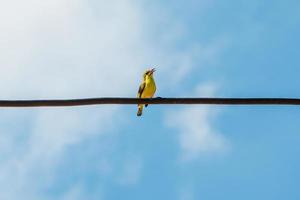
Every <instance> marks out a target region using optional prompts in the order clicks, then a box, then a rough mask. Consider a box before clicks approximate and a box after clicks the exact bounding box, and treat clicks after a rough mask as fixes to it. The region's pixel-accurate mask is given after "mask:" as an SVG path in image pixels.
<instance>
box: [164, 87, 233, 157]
mask: <svg viewBox="0 0 300 200" xmlns="http://www.w3.org/2000/svg"><path fill="white" fill-rule="evenodd" d="M215 89H216V86H214V85H213V84H206V85H199V86H198V88H197V90H196V93H195V94H196V95H197V96H198V97H199V96H204V97H207V96H209V97H212V96H214V94H215ZM216 115H217V112H216V110H215V109H213V108H212V107H210V106H189V107H188V108H184V109H179V110H176V111H170V112H169V113H167V116H166V121H167V124H168V126H169V127H171V128H174V130H176V132H178V142H179V144H180V148H181V150H182V151H181V159H182V160H183V161H190V160H194V159H197V158H199V157H201V155H205V154H211V153H222V152H224V151H226V150H227V149H228V148H229V142H228V141H227V139H226V138H225V137H224V136H223V135H222V134H220V133H219V132H218V130H216V128H214V126H213V119H214V118H215V117H216Z"/></svg>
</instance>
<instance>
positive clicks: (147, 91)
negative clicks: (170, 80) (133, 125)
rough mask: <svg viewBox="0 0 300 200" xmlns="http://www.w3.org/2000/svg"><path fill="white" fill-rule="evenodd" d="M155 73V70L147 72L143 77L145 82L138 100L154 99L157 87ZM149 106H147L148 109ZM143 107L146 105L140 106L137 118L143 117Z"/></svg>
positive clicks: (141, 86) (140, 88)
mask: <svg viewBox="0 0 300 200" xmlns="http://www.w3.org/2000/svg"><path fill="white" fill-rule="evenodd" d="M154 72H155V69H154V68H153V69H151V70H147V71H146V72H145V73H144V75H143V82H142V84H141V85H140V87H139V91H138V94H137V97H138V98H152V97H153V95H154V93H155V91H156V85H155V81H154V78H153V73H154ZM147 106H148V105H146V107H147ZM143 107H144V104H139V105H138V112H137V116H141V115H142V113H143Z"/></svg>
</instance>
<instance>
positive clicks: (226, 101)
mask: <svg viewBox="0 0 300 200" xmlns="http://www.w3.org/2000/svg"><path fill="white" fill-rule="evenodd" d="M99 104H205V105H300V99H296V98H161V97H157V98H150V99H139V98H119V97H115V98H110V97H105V98H87V99H56V100H0V107H58V106H60V107H62V106H87V105H99Z"/></svg>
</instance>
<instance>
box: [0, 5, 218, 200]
mask: <svg viewBox="0 0 300 200" xmlns="http://www.w3.org/2000/svg"><path fill="white" fill-rule="evenodd" d="M142 11H143V9H141V8H140V5H138V4H137V3H136V2H135V1H131V0H124V1H118V0H112V1H104V0H101V1H95V2H92V1H84V0H74V1H69V0H51V1H50V0H45V1H40V0H28V1H20V0H10V1H0V55H1V56H0V80H1V85H0V99H14V98H19V99H20V98H21V99H31V98H32V99H34V98H73V97H76V98H77V97H78V98H80V97H94V96H125V95H126V96H128V95H131V96H135V93H136V90H137V86H138V83H139V81H140V74H141V72H142V71H143V70H144V69H145V67H148V66H149V65H150V66H158V70H159V73H160V75H159V76H160V77H164V75H166V74H169V71H170V69H172V70H175V71H178V73H177V75H176V76H175V78H174V80H173V81H171V82H173V83H172V84H174V82H178V81H180V80H182V79H183V77H184V76H186V75H187V74H188V73H189V72H190V70H191V68H192V67H191V65H193V60H194V58H195V56H196V53H195V52H198V51H197V50H195V49H198V48H197V47H193V48H187V49H186V50H185V51H177V50H172V49H173V48H172V41H174V40H176V39H177V38H178V35H177V34H178V33H172V32H170V31H167V30H165V31H163V32H166V34H165V35H164V36H162V35H161V36H160V35H156V36H155V38H162V39H161V41H164V40H168V41H167V42H165V43H164V44H161V43H157V42H156V43H152V41H149V40H148V39H147V37H145V36H144V33H145V32H147V30H152V29H155V23H154V24H151V26H150V27H147V26H145V23H146V22H145V21H144V17H145V16H144V15H145V14H144V13H143V12H142ZM165 23H167V24H168V27H175V26H176V25H175V24H176V23H173V22H172V19H168V20H166V22H165ZM179 27H180V26H179ZM175 29H177V28H175ZM179 29H180V28H179ZM179 32H180V31H179ZM173 34H174V35H175V36H174V37H173ZM164 38H165V39H164ZM170 38H173V39H172V41H170ZM162 43H163V42H162ZM205 49H210V47H207V48H204V50H203V51H202V52H203V55H205V53H204V52H208V54H207V55H209V56H210V55H211V54H210V53H209V51H206V50H205ZM209 56H204V57H209ZM164 83H165V84H164V85H165V86H164V87H163V86H161V87H160V88H167V87H168V83H169V81H165V82H164ZM192 112H195V113H194V114H195V115H196V114H198V113H197V110H195V111H192ZM200 113H202V111H200ZM183 114H184V112H183ZM120 115H121V113H120V112H119V107H117V106H114V107H89V108H87V107H85V108H76V109H73V108H59V109H57V108H51V109H48V108H41V109H32V110H27V109H18V110H11V109H6V110H2V111H1V113H0V121H1V123H2V125H1V127H0V131H1V135H0V144H3V145H1V146H0V150H1V157H2V159H1V162H0V193H1V196H0V197H1V199H4V200H6V199H20V197H22V199H41V198H42V199H47V198H49V199H51V197H47V196H45V195H43V193H42V191H43V190H46V189H47V188H48V187H49V185H51V184H52V181H53V179H54V177H53V176H54V169H55V168H56V167H57V166H59V163H60V162H62V158H61V157H62V156H63V153H64V151H65V149H66V148H67V147H68V146H70V145H73V144H78V143H80V142H81V141H83V140H84V139H87V138H89V137H91V136H92V135H101V134H105V133H106V132H107V130H110V129H111V128H115V127H114V125H115V124H117V122H118V120H120V117H119V116H120ZM202 115H204V116H203V117H204V118H205V115H207V114H205V113H202ZM188 116H189V115H187V114H186V118H188ZM112 119H113V120H114V124H112ZM206 122H207V121H206ZM207 123H209V122H207ZM205 126H206V125H205V124H204V125H203V126H201V127H205ZM197 128H198V127H197V126H196V125H195V124H193V123H192V124H191V128H190V129H191V130H190V131H191V132H192V131H194V130H195V129H197ZM206 128H207V129H209V128H210V127H206ZM192 137H194V136H192ZM195 137H196V136H195ZM202 137H204V136H202ZM185 140H187V142H186V143H188V139H185ZM211 140H212V139H211ZM210 145H213V146H218V143H216V144H210ZM184 148H186V149H189V148H190V149H192V150H193V149H196V151H198V150H197V148H196V147H193V146H191V147H184ZM107 159H108V158H107ZM128 162H129V161H128ZM128 162H127V161H124V162H122V163H121V165H122V166H123V167H124V168H123V170H124V171H123V172H124V173H123V175H122V176H121V175H120V178H119V179H118V180H119V181H120V183H124V184H126V183H127V184H136V183H137V182H138V181H139V177H140V176H141V173H142V172H141V169H142V165H141V163H140V162H138V161H136V162H135V161H132V162H129V163H128ZM112 168H113V167H112ZM101 169H102V171H104V172H105V171H109V173H112V172H111V168H110V166H107V165H106V167H105V166H104V167H103V168H101ZM82 187H83V186H82V185H80V184H76V185H74V188H73V189H72V188H70V189H69V190H68V191H66V194H65V196H63V197H62V198H66V199H68V198H72V199H74V198H75V199H76V197H77V198H79V197H80V196H81V195H82V193H84V192H86V191H84V189H82ZM75 196H76V197H75Z"/></svg>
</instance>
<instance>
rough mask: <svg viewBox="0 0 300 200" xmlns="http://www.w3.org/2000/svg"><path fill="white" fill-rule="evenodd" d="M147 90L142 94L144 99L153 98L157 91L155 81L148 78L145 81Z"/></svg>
mask: <svg viewBox="0 0 300 200" xmlns="http://www.w3.org/2000/svg"><path fill="white" fill-rule="evenodd" d="M145 84H146V85H145V89H144V92H143V93H142V96H141V97H142V98H152V97H153V95H154V93H155V91H156V85H155V81H154V79H153V78H152V77H151V78H147V79H146V80H145Z"/></svg>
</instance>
